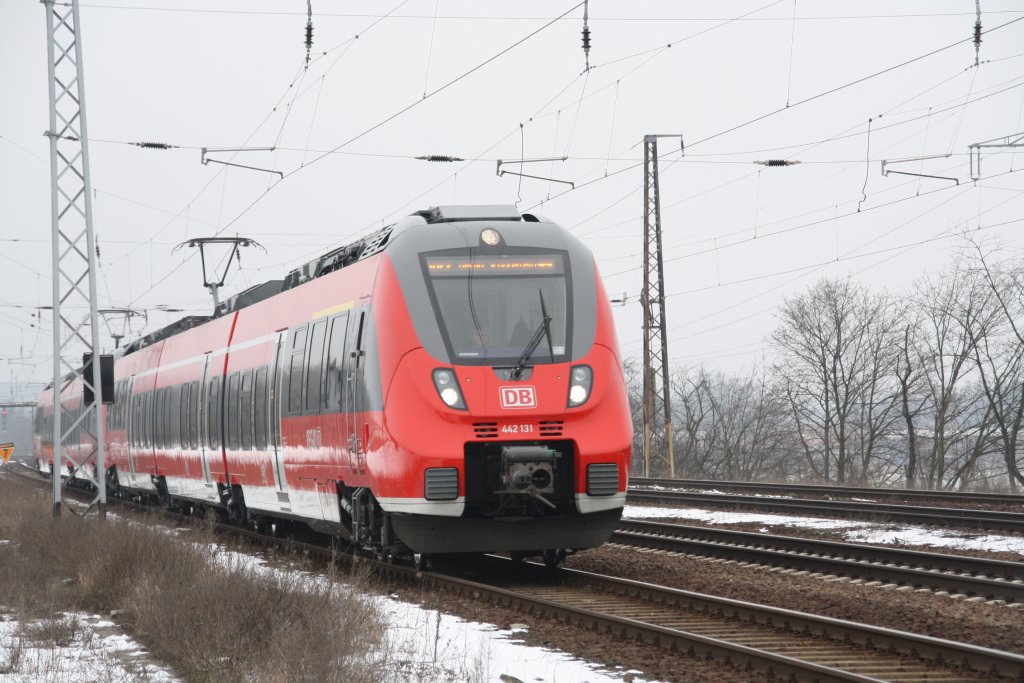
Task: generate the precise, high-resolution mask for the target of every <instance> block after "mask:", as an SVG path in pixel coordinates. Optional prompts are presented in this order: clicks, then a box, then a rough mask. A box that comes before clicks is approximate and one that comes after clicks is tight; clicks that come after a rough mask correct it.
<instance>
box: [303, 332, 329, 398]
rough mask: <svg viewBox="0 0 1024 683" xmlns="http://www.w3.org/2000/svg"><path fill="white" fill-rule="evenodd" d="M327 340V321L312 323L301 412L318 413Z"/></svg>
mask: <svg viewBox="0 0 1024 683" xmlns="http://www.w3.org/2000/svg"><path fill="white" fill-rule="evenodd" d="M326 339H327V321H326V320H321V321H320V322H317V323H314V325H313V331H312V332H311V333H310V336H309V354H308V358H309V361H308V363H307V365H306V402H305V405H304V409H303V412H304V413H307V414H315V413H318V412H320V392H321V388H322V386H323V362H324V342H325V341H326Z"/></svg>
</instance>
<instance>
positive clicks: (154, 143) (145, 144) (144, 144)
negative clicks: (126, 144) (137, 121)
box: [131, 142, 178, 149]
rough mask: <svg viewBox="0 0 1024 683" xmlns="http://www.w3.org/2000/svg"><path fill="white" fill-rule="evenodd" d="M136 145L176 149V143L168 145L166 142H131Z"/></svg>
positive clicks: (146, 147)
mask: <svg viewBox="0 0 1024 683" xmlns="http://www.w3.org/2000/svg"><path fill="white" fill-rule="evenodd" d="M131 144H133V145H135V146H136V147H141V148H143V149H177V148H178V146H177V145H169V144H167V143H166V142H133V143H131Z"/></svg>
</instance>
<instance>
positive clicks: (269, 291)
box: [216, 280, 284, 316]
mask: <svg viewBox="0 0 1024 683" xmlns="http://www.w3.org/2000/svg"><path fill="white" fill-rule="evenodd" d="M283 286H284V280H270V281H268V282H264V283H263V284H259V285H253V286H252V287H250V288H249V289H247V290H245V291H243V292H239V293H238V294H235V295H234V296H233V297H231V298H229V299H225V300H224V301H222V302H220V305H219V306H217V312H216V315H217V316H222V315H225V314H227V313H233V312H235V311H237V310H240V309H243V308H245V307H246V306H252V305H253V304H255V303H259V302H260V301H263V300H264V299H269V298H270V297H272V296H274V295H275V294H279V293H280V292H281V287H283Z"/></svg>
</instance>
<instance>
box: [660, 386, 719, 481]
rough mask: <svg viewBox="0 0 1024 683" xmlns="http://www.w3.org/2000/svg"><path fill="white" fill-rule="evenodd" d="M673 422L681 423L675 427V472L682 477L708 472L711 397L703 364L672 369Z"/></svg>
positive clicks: (702, 474) (711, 437)
mask: <svg viewBox="0 0 1024 683" xmlns="http://www.w3.org/2000/svg"><path fill="white" fill-rule="evenodd" d="M671 383H672V386H671V387H670V391H671V392H672V394H671V395H672V409H673V413H674V414H673V416H672V417H673V422H674V423H678V424H681V425H682V429H676V428H674V429H673V430H672V434H673V435H674V437H675V443H674V444H673V455H674V456H675V458H676V463H675V466H676V472H681V473H682V476H683V477H701V476H707V474H706V473H707V472H708V471H709V469H712V468H709V466H708V465H709V463H708V458H709V457H710V456H711V453H712V450H711V447H710V446H711V443H712V442H713V440H714V432H713V430H712V429H711V427H710V419H708V418H709V416H710V415H711V399H710V395H709V386H708V375H707V371H706V370H705V369H704V367H703V366H700V367H696V368H677V369H676V370H674V371H673V373H672V380H671Z"/></svg>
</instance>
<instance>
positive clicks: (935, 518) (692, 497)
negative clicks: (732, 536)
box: [626, 488, 1024, 533]
mask: <svg viewBox="0 0 1024 683" xmlns="http://www.w3.org/2000/svg"><path fill="white" fill-rule="evenodd" d="M626 500H627V502H630V503H639V504H644V503H646V504H650V503H659V504H668V505H697V506H701V507H718V508H728V509H734V510H757V511H761V512H773V513H783V514H796V515H810V516H814V517H844V518H848V519H863V520H869V521H874V522H879V521H883V522H906V523H910V524H924V525H932V526H942V527H946V528H964V529H989V530H997V531H1011V532H1017V533H1024V512H1002V511H997V510H972V509H963V508H942V507H921V506H911V505H889V504H885V503H864V502H859V501H846V500H816V499H800V498H762V497H752V496H743V495H730V494H717V493H691V492H688V491H661V490H659V491H652V490H640V489H634V488H631V489H629V491H628V493H627V494H626Z"/></svg>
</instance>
